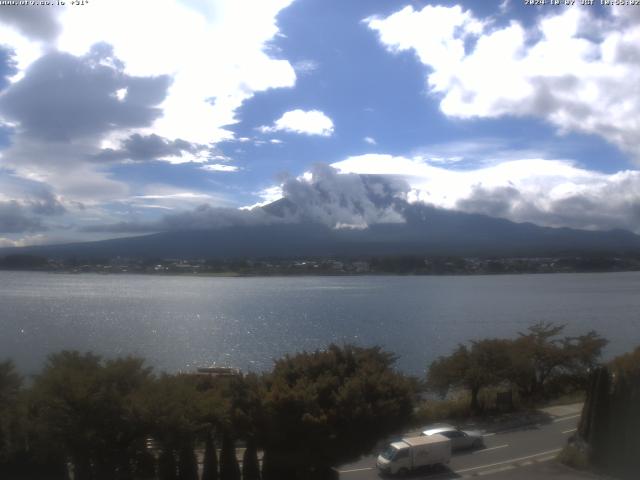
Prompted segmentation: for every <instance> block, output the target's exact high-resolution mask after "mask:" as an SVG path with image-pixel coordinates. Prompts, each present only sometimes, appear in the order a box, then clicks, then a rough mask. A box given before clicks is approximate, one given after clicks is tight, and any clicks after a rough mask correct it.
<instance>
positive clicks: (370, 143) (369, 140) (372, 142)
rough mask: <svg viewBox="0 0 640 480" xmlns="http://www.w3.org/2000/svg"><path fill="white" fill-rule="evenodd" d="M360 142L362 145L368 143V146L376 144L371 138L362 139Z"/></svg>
mask: <svg viewBox="0 0 640 480" xmlns="http://www.w3.org/2000/svg"><path fill="white" fill-rule="evenodd" d="M362 140H364V143H368V144H369V145H377V144H378V142H376V139H375V138H373V137H364V138H363V139H362Z"/></svg>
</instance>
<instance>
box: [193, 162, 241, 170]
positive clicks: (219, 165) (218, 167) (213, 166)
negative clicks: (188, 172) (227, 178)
mask: <svg viewBox="0 0 640 480" xmlns="http://www.w3.org/2000/svg"><path fill="white" fill-rule="evenodd" d="M200 169H201V170H206V171H207V172H237V171H238V170H240V167H236V166H235V165H224V164H222V163H210V164H209V165H202V166H201V167H200Z"/></svg>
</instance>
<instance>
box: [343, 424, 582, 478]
mask: <svg viewBox="0 0 640 480" xmlns="http://www.w3.org/2000/svg"><path fill="white" fill-rule="evenodd" d="M579 417H580V415H579V414H575V413H574V414H570V415H564V416H559V417H556V418H552V419H550V420H549V422H548V423H545V424H542V425H540V424H538V425H530V426H527V427H522V428H520V429H515V430H510V431H507V432H502V433H488V434H485V448H483V449H479V450H472V451H466V452H460V453H455V454H454V455H453V456H452V458H451V462H450V464H449V466H448V468H444V467H443V468H442V469H440V470H439V471H435V472H419V473H416V474H412V475H411V476H410V478H411V479H415V480H418V479H425V480H433V479H435V478H438V479H448V478H465V477H472V476H485V475H493V474H499V473H500V472H506V471H508V470H513V469H514V468H521V467H526V466H529V465H534V464H538V463H542V462H546V461H549V460H551V459H553V458H555V456H556V455H557V454H558V452H559V451H560V450H561V449H562V447H563V446H564V445H565V444H566V442H567V438H568V437H569V436H570V435H571V434H572V433H573V432H575V429H576V426H577V423H578V419H579ZM338 471H339V472H340V478H341V480H374V479H375V480H379V476H378V472H377V470H376V467H375V456H368V457H364V458H362V459H361V460H359V461H357V462H355V463H351V464H348V465H342V466H341V467H339V468H338ZM487 478H491V477H487ZM514 478H517V477H514Z"/></svg>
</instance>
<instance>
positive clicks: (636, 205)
mask: <svg viewBox="0 0 640 480" xmlns="http://www.w3.org/2000/svg"><path fill="white" fill-rule="evenodd" d="M456 209H457V210H461V211H464V212H467V213H480V214H484V215H489V216H492V217H501V218H506V219H508V220H511V221H514V222H531V223H535V224H537V225H544V226H549V227H570V228H578V229H588V230H610V229H625V230H630V231H633V232H636V233H640V227H639V226H640V174H639V173H638V172H626V173H624V174H621V175H619V176H618V177H617V178H615V179H614V180H612V181H610V183H608V184H603V185H598V186H594V187H591V188H586V189H583V191H582V192H580V193H574V194H572V195H566V196H563V197H561V198H555V199H554V198H553V197H552V196H545V197H541V196H539V195H532V194H531V192H529V193H526V192H522V191H520V190H518V189H517V188H515V187H495V188H484V187H476V188H474V189H473V191H472V193H471V194H470V195H469V196H468V197H467V198H464V199H461V200H458V202H457V203H456Z"/></svg>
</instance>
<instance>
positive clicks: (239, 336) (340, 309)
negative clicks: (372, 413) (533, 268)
mask: <svg viewBox="0 0 640 480" xmlns="http://www.w3.org/2000/svg"><path fill="white" fill-rule="evenodd" d="M639 293H640V273H635V272H634V273H602V274H552V275H504V276H443V277H424V276H423V277H418V276H408V277H395V276H364V277H285V278H213V277H207V278H204V277H178V276H176V277H168V276H166V277H165V276H143V275H139V276H138V275H93V274H78V275H71V274H57V273H30V272H0V359H2V358H6V357H9V358H12V359H13V360H14V361H15V362H16V364H17V365H18V367H19V369H20V370H21V371H22V372H24V373H34V372H37V371H38V369H39V368H40V366H41V365H42V362H43V360H44V359H45V358H46V355H47V354H49V353H51V352H55V351H59V350H62V349H79V350H91V351H94V352H96V353H100V354H103V355H106V356H115V355H124V354H136V355H141V356H144V357H145V358H146V359H147V360H148V362H149V364H150V365H153V366H154V367H156V368H157V369H160V370H168V371H176V370H190V369H193V368H195V367H196V366H202V365H212V364H216V365H227V366H235V367H239V368H242V369H243V370H254V371H259V370H263V369H268V368H270V366H271V365H272V360H273V359H274V358H277V357H278V356H280V355H282V354H284V353H292V352H296V351H300V350H310V349H316V348H322V347H324V346H326V345H327V344H329V343H331V342H338V343H344V342H350V343H356V344H359V345H365V346H371V345H382V346H383V347H385V348H386V349H388V350H391V351H393V352H395V353H396V354H398V355H399V356H400V359H399V361H398V366H399V367H400V368H401V369H402V370H404V371H406V372H408V373H412V374H422V373H423V372H424V370H425V368H426V366H427V365H428V363H429V362H430V361H431V360H433V359H435V358H436V357H437V356H439V355H443V354H447V353H449V352H450V351H451V350H452V349H453V348H454V347H455V346H456V345H457V344H458V343H459V342H464V341H467V340H471V339H477V338H486V337H494V336H502V337H508V336H515V335H517V332H519V331H523V330H525V329H526V327H527V326H528V325H530V324H532V323H534V322H537V321H541V320H543V321H552V322H558V323H566V324H567V328H566V333H567V334H578V333H583V332H587V331H588V330H590V329H595V330H597V331H598V332H599V333H601V334H602V335H603V336H604V337H606V338H608V339H609V340H610V342H611V343H610V345H609V346H608V347H607V349H606V352H605V353H606V356H607V357H611V356H612V355H616V354H619V353H622V352H625V351H628V350H631V349H632V348H634V347H635V346H637V345H639V344H640V295H639Z"/></svg>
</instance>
